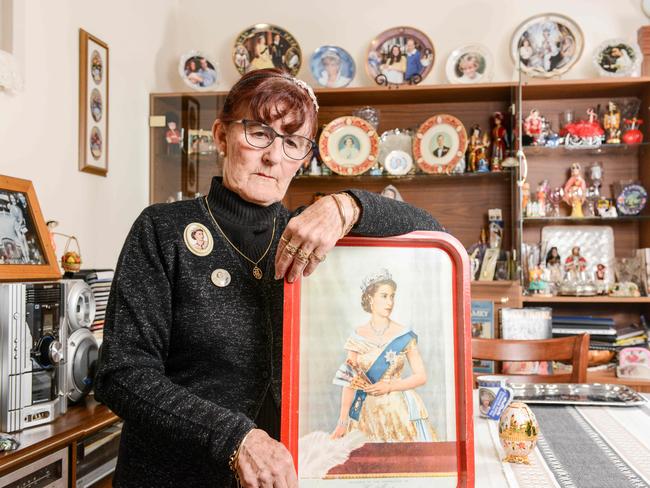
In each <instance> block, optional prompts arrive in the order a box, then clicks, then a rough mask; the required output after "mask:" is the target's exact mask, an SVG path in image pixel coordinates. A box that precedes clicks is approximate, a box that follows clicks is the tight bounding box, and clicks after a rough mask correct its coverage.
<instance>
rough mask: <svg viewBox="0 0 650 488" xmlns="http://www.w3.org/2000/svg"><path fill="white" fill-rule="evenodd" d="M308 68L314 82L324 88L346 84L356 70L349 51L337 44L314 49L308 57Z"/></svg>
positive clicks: (339, 86) (340, 86)
mask: <svg viewBox="0 0 650 488" xmlns="http://www.w3.org/2000/svg"><path fill="white" fill-rule="evenodd" d="M309 69H310V70H311V74H312V76H313V77H314V79H315V80H316V82H317V83H318V84H319V85H320V86H322V87H325V88H342V87H344V86H348V85H349V84H350V82H351V81H352V79H353V78H354V74H355V72H356V67H355V64H354V59H352V56H350V53H348V52H347V51H346V50H345V49H343V48H341V47H337V46H321V47H319V48H318V49H316V51H314V54H312V55H311V58H309Z"/></svg>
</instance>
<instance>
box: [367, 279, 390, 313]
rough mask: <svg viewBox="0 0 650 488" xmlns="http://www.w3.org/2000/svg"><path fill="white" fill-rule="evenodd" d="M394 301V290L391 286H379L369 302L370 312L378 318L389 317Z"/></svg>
mask: <svg viewBox="0 0 650 488" xmlns="http://www.w3.org/2000/svg"><path fill="white" fill-rule="evenodd" d="M394 301H395V290H394V289H393V287H392V286H390V285H388V284H385V285H379V287H377V290H376V291H375V293H374V294H373V295H372V300H371V302H370V310H371V311H372V313H373V314H377V315H379V316H380V317H390V314H391V312H392V311H393V303H394Z"/></svg>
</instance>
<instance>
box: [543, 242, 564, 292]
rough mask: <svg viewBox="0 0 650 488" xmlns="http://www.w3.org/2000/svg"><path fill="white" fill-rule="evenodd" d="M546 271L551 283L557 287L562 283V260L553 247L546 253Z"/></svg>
mask: <svg viewBox="0 0 650 488" xmlns="http://www.w3.org/2000/svg"><path fill="white" fill-rule="evenodd" d="M546 269H547V270H548V273H549V277H548V278H549V281H550V282H551V283H554V284H556V285H557V284H559V283H560V282H561V281H562V258H561V257H560V254H559V252H558V250H557V247H555V246H553V247H551V249H549V251H548V253H546Z"/></svg>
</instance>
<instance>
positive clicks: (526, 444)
mask: <svg viewBox="0 0 650 488" xmlns="http://www.w3.org/2000/svg"><path fill="white" fill-rule="evenodd" d="M538 433H539V424H538V423H537V419H536V418H535V414H534V413H533V411H532V410H531V409H530V408H529V407H528V405H526V404H525V403H523V402H512V403H511V404H510V405H508V407H507V408H506V409H505V410H504V411H503V413H502V414H501V417H500V418H499V439H501V445H502V446H503V449H504V451H505V453H506V457H505V459H504V461H507V462H509V463H518V464H530V462H529V461H528V455H529V454H530V453H531V451H532V450H533V449H535V444H537V435H538Z"/></svg>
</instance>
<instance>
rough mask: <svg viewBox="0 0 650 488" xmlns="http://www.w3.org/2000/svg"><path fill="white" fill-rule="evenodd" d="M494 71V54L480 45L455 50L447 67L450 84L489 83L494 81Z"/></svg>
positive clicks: (448, 60)
mask: <svg viewBox="0 0 650 488" xmlns="http://www.w3.org/2000/svg"><path fill="white" fill-rule="evenodd" d="M493 71H494V61H493V60H492V54H491V53H490V51H489V50H488V48H487V47H485V46H483V45H480V44H472V45H470V46H465V47H461V48H459V49H456V50H454V51H453V52H452V53H451V54H450V55H449V58H448V59H447V65H446V67H445V72H446V74H447V80H449V83H487V82H488V81H490V80H491V79H492V73H493Z"/></svg>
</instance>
